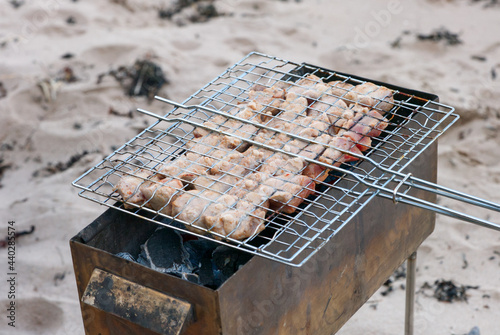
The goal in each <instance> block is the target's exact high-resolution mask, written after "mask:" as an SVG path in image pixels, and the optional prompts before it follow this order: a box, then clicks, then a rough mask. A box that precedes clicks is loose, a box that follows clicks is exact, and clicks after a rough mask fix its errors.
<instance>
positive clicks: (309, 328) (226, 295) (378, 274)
mask: <svg viewBox="0 0 500 335" xmlns="http://www.w3.org/2000/svg"><path fill="white" fill-rule="evenodd" d="M408 172H413V174H414V175H416V176H418V177H421V178H424V179H426V180H430V181H435V180H436V172H437V145H433V146H431V147H430V148H429V149H428V150H427V151H426V152H425V153H424V154H422V155H421V156H420V157H419V158H418V159H417V161H416V162H415V163H414V164H412V166H411V168H410V169H409V171H408ZM411 192H412V193H411V194H414V195H416V196H417V197H421V198H422V199H426V200H429V201H435V195H434V194H430V193H427V194H426V193H424V192H421V191H414V190H412V191H411ZM434 222H435V213H433V212H429V211H425V210H422V209H419V208H416V207H411V206H407V205H401V204H398V205H394V204H393V203H392V201H390V200H387V199H383V198H378V197H377V198H375V199H373V200H372V201H371V202H370V203H369V204H368V205H367V206H366V207H365V208H364V209H363V210H362V211H361V212H360V213H358V214H357V215H356V217H355V218H354V219H353V220H352V221H351V222H349V224H348V225H346V226H344V227H343V228H342V229H341V230H340V232H339V233H338V234H337V235H335V236H334V237H333V238H332V240H331V241H329V242H328V243H327V244H326V245H325V246H324V247H323V248H322V249H321V250H320V251H319V252H318V253H317V254H315V255H314V256H313V257H312V258H311V259H310V260H308V261H307V262H306V263H305V264H304V265H303V266H302V267H300V268H293V267H289V266H286V265H282V264H278V263H276V262H273V261H269V260H266V259H261V258H257V257H254V258H253V259H252V260H250V262H248V263H247V264H246V265H245V266H244V267H243V268H242V269H241V270H240V271H238V272H237V273H236V274H235V275H234V276H233V277H232V278H231V279H230V280H229V281H228V282H226V283H225V284H224V285H223V286H222V287H221V288H220V289H219V293H220V308H221V322H222V329H223V333H224V334H231V335H233V334H234V335H250V334H255V335H256V334H259V335H261V334H273V335H288V334H308V335H310V334H317V335H323V334H334V333H336V332H337V331H338V330H339V329H340V328H341V327H342V325H344V323H345V322H347V321H348V320H349V318H351V316H352V315H354V313H356V311H357V310H358V309H359V308H360V307H361V306H362V305H363V304H364V303H365V302H366V301H367V300H368V299H369V297H370V296H371V295H372V294H373V293H375V291H376V290H377V289H378V288H379V287H381V286H382V284H383V283H384V282H385V281H386V280H387V278H388V277H389V276H390V275H391V274H392V273H393V272H394V270H395V269H396V268H397V267H398V266H399V265H401V264H402V263H403V262H404V261H405V260H406V258H407V257H409V256H410V254H411V253H412V252H413V251H415V250H416V249H417V248H418V246H419V245H420V244H421V243H422V242H423V241H424V240H425V238H427V237H428V236H429V235H430V234H431V233H432V231H433V230H434ZM402 308H403V306H402Z"/></svg>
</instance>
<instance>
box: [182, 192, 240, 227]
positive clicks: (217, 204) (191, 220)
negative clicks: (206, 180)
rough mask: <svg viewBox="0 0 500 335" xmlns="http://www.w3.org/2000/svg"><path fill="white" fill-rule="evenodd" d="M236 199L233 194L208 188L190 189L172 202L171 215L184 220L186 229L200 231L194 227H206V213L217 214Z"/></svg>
mask: <svg viewBox="0 0 500 335" xmlns="http://www.w3.org/2000/svg"><path fill="white" fill-rule="evenodd" d="M236 200H237V199H236V198H235V197H233V196H230V195H227V194H226V195H224V194H223V195H221V194H220V193H218V192H214V191H210V190H204V191H201V190H191V191H187V192H185V193H183V194H181V195H180V196H179V197H177V198H176V199H175V200H174V201H173V202H172V216H174V217H175V218H176V219H179V220H181V221H184V222H186V223H187V224H188V225H187V226H186V228H187V229H189V230H191V231H195V232H198V233H200V232H201V231H200V230H199V229H196V227H200V228H204V229H206V228H207V226H206V225H205V220H204V217H205V216H206V215H217V214H218V213H220V212H222V211H224V210H227V209H228V208H229V207H230V206H232V205H233V204H234V203H235V202H236Z"/></svg>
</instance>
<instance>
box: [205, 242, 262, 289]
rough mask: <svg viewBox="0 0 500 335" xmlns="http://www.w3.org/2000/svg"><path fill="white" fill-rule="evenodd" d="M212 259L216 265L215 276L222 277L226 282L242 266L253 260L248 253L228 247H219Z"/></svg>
mask: <svg viewBox="0 0 500 335" xmlns="http://www.w3.org/2000/svg"><path fill="white" fill-rule="evenodd" d="M212 257H213V262H214V265H215V271H214V276H215V277H218V276H221V277H222V280H223V281H226V280H227V279H228V278H229V277H231V276H232V275H233V274H234V273H235V272H236V271H238V269H239V268H240V266H243V265H244V264H245V263H246V262H248V261H249V260H250V258H252V256H250V255H249V254H247V253H244V252H242V251H238V250H235V249H232V248H229V247H226V246H219V247H217V248H216V249H215V250H214V252H213V254H212Z"/></svg>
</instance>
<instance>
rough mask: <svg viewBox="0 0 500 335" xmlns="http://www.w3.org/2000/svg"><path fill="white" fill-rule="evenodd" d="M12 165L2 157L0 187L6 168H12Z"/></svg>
mask: <svg viewBox="0 0 500 335" xmlns="http://www.w3.org/2000/svg"><path fill="white" fill-rule="evenodd" d="M11 167H12V163H7V162H5V161H4V158H3V157H0V188H2V183H1V181H2V178H3V174H4V172H5V170H7V169H10V168H11Z"/></svg>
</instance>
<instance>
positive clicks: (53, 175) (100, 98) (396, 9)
mask: <svg viewBox="0 0 500 335" xmlns="http://www.w3.org/2000/svg"><path fill="white" fill-rule="evenodd" d="M169 6H171V4H170V2H169V1H160V2H157V4H155V5H150V4H148V3H147V2H141V1H134V0H129V1H127V0H114V1H111V0H105V1H93V2H89V1H77V0H75V1H62V0H44V1H30V0H26V1H23V0H20V1H5V2H2V3H1V4H0V17H2V19H1V20H0V59H1V61H0V83H1V84H2V85H1V86H0V113H1V121H0V140H1V147H0V169H1V170H0V171H1V172H0V173H1V176H2V177H1V178H2V179H1V180H0V184H1V188H0V236H1V237H2V238H3V236H5V235H6V234H7V225H8V223H9V221H15V223H13V226H14V227H15V229H16V231H18V232H20V231H23V230H29V229H30V227H31V226H35V231H34V232H33V233H32V234H30V235H27V236H22V237H19V238H18V239H17V244H16V258H15V271H16V272H17V273H18V275H17V278H16V280H17V286H16V303H17V307H18V309H17V315H16V327H15V329H14V328H12V327H9V326H8V325H7V322H8V320H7V318H6V316H7V312H6V310H5V309H4V308H3V307H2V311H3V312H2V313H1V314H2V317H1V318H0V320H1V321H0V334H83V325H82V321H81V315H80V310H79V304H78V295H77V291H76V284H75V280H74V274H73V268H72V261H71V255H70V249H69V245H68V241H69V239H70V238H71V237H72V236H73V235H75V234H76V233H77V232H78V231H80V230H81V229H82V228H84V227H85V226H86V225H87V224H89V223H90V222H91V221H92V220H93V219H94V218H95V217H97V216H98V215H99V214H100V213H101V212H102V211H103V210H104V208H103V207H101V206H99V205H97V204H95V203H92V202H88V201H85V200H83V199H81V198H79V197H78V196H77V189H75V188H73V187H72V186H71V181H72V180H74V179H75V178H76V177H78V176H79V175H80V174H82V173H83V172H84V171H86V170H87V169H88V168H90V167H91V166H93V165H94V164H96V163H97V162H99V161H100V159H102V158H103V157H104V156H106V155H108V154H109V153H111V152H112V150H113V148H114V147H116V146H119V145H121V144H123V143H124V142H125V141H126V140H128V139H130V138H132V137H133V136H134V135H135V134H136V133H137V132H138V130H140V129H142V128H144V127H145V126H146V125H147V124H150V123H151V122H152V121H153V120H151V119H150V118H148V117H146V116H142V115H139V114H138V113H135V112H133V113H132V117H129V116H128V114H129V111H134V110H135V109H136V108H137V107H151V108H155V107H156V106H157V105H158V104H159V103H158V102H155V103H152V104H150V103H149V102H148V101H147V99H146V98H144V97H129V96H127V95H125V94H124V91H123V89H122V88H121V87H120V85H119V84H118V82H117V81H116V80H114V79H113V78H111V77H110V76H105V77H103V78H102V81H101V82H100V83H98V78H99V75H100V74H103V73H107V72H109V71H110V70H112V69H117V68H118V67H119V66H131V65H133V64H134V62H135V60H136V59H144V58H147V59H150V60H152V61H154V62H155V63H157V64H158V65H160V66H161V67H162V69H163V71H164V73H165V75H166V77H167V78H168V80H169V82H170V83H169V84H168V85H164V86H163V88H162V89H161V91H160V95H163V96H168V97H169V98H171V99H173V100H177V101H183V100H184V99H186V98H187V97H188V96H189V95H190V94H191V93H193V92H194V91H196V90H197V89H198V88H199V87H201V86H202V85H203V84H205V83H206V82H208V81H209V80H211V79H213V78H214V77H215V76H217V75H218V74H219V73H221V72H222V71H223V70H224V69H225V68H226V67H227V66H229V65H231V64H233V63H234V62H236V61H238V60H239V59H241V58H242V57H243V56H244V55H246V54H247V53H248V52H251V51H260V52H263V53H267V54H270V55H276V56H279V57H282V58H284V59H289V60H293V61H298V62H302V61H307V62H309V63H312V64H316V65H320V66H324V67H326V68H330V69H335V70H338V71H342V72H347V73H353V74H356V75H360V76H364V77H367V78H373V79H377V80H381V81H386V82H390V83H393V84H396V85H401V86H405V87H408V88H413V89H417V90H423V91H428V92H432V93H435V94H437V95H439V97H440V99H441V102H443V103H445V104H449V105H451V106H453V107H455V108H456V111H457V112H458V113H459V114H460V115H461V121H460V122H459V123H457V124H456V125H455V126H454V127H453V128H452V129H451V130H450V131H449V132H448V133H447V134H446V135H444V136H443V137H442V138H441V139H440V142H439V181H438V182H439V184H441V185H444V186H448V187H451V188H453V189H457V190H459V191H464V192H467V193H470V194H473V195H477V196H480V197H482V198H486V199H489V200H491V201H494V202H497V203H499V202H500V165H499V164H498V161H499V157H500V154H499V150H498V146H499V145H500V136H499V132H500V108H499V107H498V106H499V104H500V94H499V92H500V78H499V75H500V37H499V35H498V32H499V31H500V20H498V18H499V15H500V6H499V5H498V4H496V1H491V2H490V1H481V0H476V1H472V0H460V1H458V0H457V1H452V0H449V1H438V0H436V1H423V0H419V1H412V2H406V1H384V0H377V1H370V2H368V1H326V0H323V1H322V0H303V1H264V0H262V1H257V0H241V1H236V0H234V1H231V0H218V1H215V6H216V8H217V10H218V12H219V13H224V14H225V15H222V16H219V17H215V18H212V19H210V20H209V21H207V22H198V23H192V22H189V20H188V19H187V18H188V17H189V15H190V12H189V10H187V11H184V12H183V13H180V14H178V15H175V16H174V17H173V18H172V19H170V20H169V19H164V18H160V17H159V11H160V10H161V9H166V8H169ZM436 29H443V30H442V31H448V32H449V33H452V34H458V39H459V40H460V41H461V43H458V44H453V38H452V37H453V36H452V37H450V35H448V38H444V39H442V40H436V41H423V40H419V39H418V38H417V36H418V35H419V34H430V33H432V32H433V31H435V30H436ZM449 42H451V43H449ZM63 56H64V57H63ZM65 68H68V69H71V70H72V72H73V76H74V77H75V79H76V80H74V81H71V80H68V79H71V76H69V75H70V74H71V73H68V70H66V72H65V71H64V69H65ZM41 83H45V84H42V85H41ZM44 85H45V86H44ZM43 86H44V87H45V92H46V93H45V94H43V90H42V89H41V88H42V87H43ZM158 108H159V107H158ZM110 111H113V112H111V113H110ZM84 153H86V154H84ZM71 157H73V158H74V159H73V161H72V160H71V159H70V158H71ZM58 163H59V165H58ZM67 163H73V164H67ZM439 202H440V204H443V205H446V206H448V207H450V208H453V209H458V210H461V211H465V212H467V213H471V214H474V215H477V216H479V217H481V218H489V219H490V220H492V221H494V222H497V223H498V222H500V215H499V214H498V213H490V212H488V211H485V210H480V209H475V208H471V207H465V206H462V205H461V204H456V203H454V202H451V201H448V200H443V199H440V200H439ZM0 259H1V261H0V264H1V265H0V273H1V281H0V282H1V284H0V305H2V306H4V305H6V304H7V303H8V302H9V300H8V298H7V292H8V290H9V288H8V285H6V280H7V279H8V278H7V272H8V265H7V262H8V259H7V249H5V248H2V249H0ZM417 267H418V269H417V271H418V272H417V284H416V285H417V288H418V289H419V292H418V293H417V295H416V304H415V313H416V314H415V329H416V334H428V335H431V334H436V335H437V334H440V335H442V334H450V335H451V334H460V335H461V334H468V333H469V332H470V331H471V329H472V328H473V327H478V329H479V331H480V334H483V335H494V334H498V332H499V329H500V321H499V317H498V316H499V312H498V310H499V309H500V233H499V232H496V231H492V230H489V229H486V228H482V227H478V226H474V225H472V224H468V223H463V222H459V221H457V220H455V219H451V218H448V217H442V216H438V221H437V225H436V230H435V232H434V233H433V234H432V235H431V236H430V238H428V239H427V240H426V241H425V242H424V244H423V245H422V246H421V248H420V249H419V254H418V264H417ZM441 279H444V280H453V281H454V282H455V283H456V284H457V285H469V286H474V287H475V286H477V288H476V289H469V290H467V294H468V300H467V302H453V303H443V302H438V301H437V300H436V299H435V298H434V297H433V296H432V290H425V289H420V288H421V287H422V286H423V285H424V283H426V282H427V283H429V284H433V283H434V282H435V281H436V280H441ZM402 284H404V279H395V281H394V283H393V284H392V286H393V289H394V290H393V291H392V292H389V293H388V294H386V295H382V292H383V291H384V290H386V289H387V287H383V288H381V290H380V291H379V292H377V293H375V295H374V296H372V298H371V299H370V300H369V301H368V303H367V304H366V305H365V306H364V307H363V308H362V309H361V310H360V311H359V312H358V313H357V314H356V315H355V316H354V317H353V318H352V319H351V320H350V321H349V322H348V323H347V324H346V325H345V326H344V328H343V329H342V330H341V331H340V332H339V334H342V335H347V334H367V335H369V334H401V333H403V329H404V325H403V319H404V308H403V306H404V290H403V289H402V288H401V285H402Z"/></svg>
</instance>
